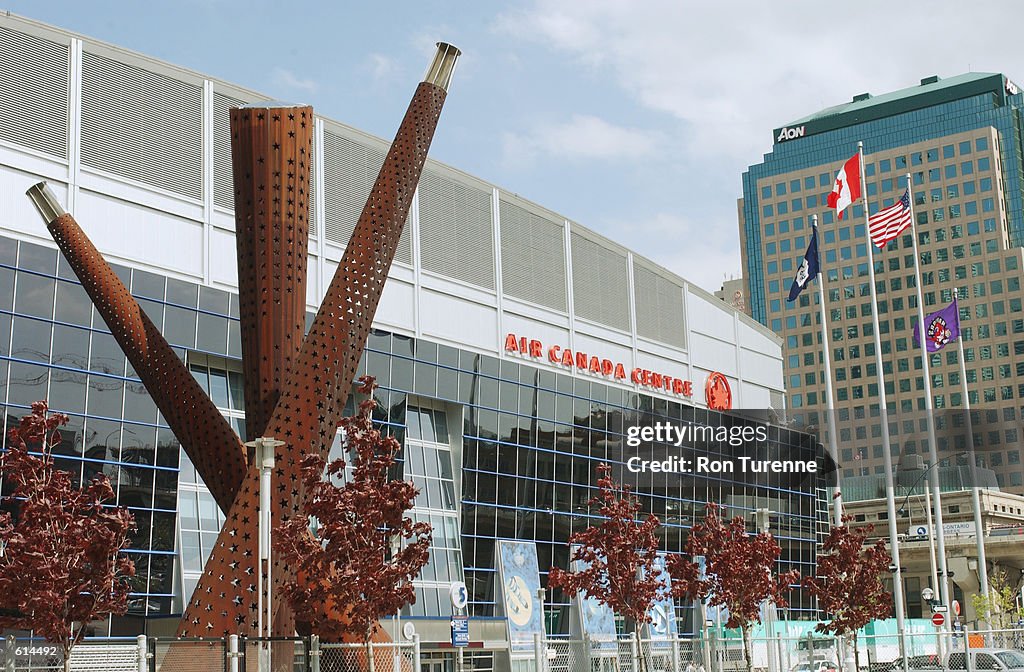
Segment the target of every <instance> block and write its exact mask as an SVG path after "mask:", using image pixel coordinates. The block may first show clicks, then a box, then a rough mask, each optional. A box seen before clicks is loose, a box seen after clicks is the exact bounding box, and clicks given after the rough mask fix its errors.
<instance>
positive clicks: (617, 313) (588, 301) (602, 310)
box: [571, 231, 629, 331]
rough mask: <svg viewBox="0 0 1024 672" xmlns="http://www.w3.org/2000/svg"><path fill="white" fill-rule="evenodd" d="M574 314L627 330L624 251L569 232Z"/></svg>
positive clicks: (625, 262) (627, 288) (627, 303)
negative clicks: (618, 250) (570, 234)
mask: <svg viewBox="0 0 1024 672" xmlns="http://www.w3.org/2000/svg"><path fill="white" fill-rule="evenodd" d="M571 239H572V300H573V314H574V315H576V316H577V317H582V318H584V319H587V320H593V321H594V322H597V323H599V324H604V325H606V326H609V327H615V328H616V329H622V330H623V331H629V284H628V281H629V271H628V266H627V261H626V255H625V254H623V253H622V252H617V251H615V250H612V249H609V248H607V247H605V246H604V245H601V244H600V243H598V242H596V241H593V240H591V239H589V238H586V237H584V236H581V235H580V234H578V233H576V232H575V231H574V232H573V233H572V237H571Z"/></svg>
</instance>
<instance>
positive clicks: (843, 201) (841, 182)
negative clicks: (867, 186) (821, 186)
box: [828, 152, 860, 219]
mask: <svg viewBox="0 0 1024 672" xmlns="http://www.w3.org/2000/svg"><path fill="white" fill-rule="evenodd" d="M858 198H860V152H858V153H856V154H854V155H853V156H852V157H850V159H849V160H848V161H847V162H846V163H844V164H843V167H842V168H840V169H839V174H838V175H836V183H835V185H833V186H832V193H831V194H829V195H828V207H830V208H835V210H836V212H838V213H839V219H842V218H843V210H845V209H846V206H848V205H850V204H851V203H853V202H854V201H856V200H857V199H858Z"/></svg>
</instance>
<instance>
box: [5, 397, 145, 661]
mask: <svg viewBox="0 0 1024 672" xmlns="http://www.w3.org/2000/svg"><path fill="white" fill-rule="evenodd" d="M67 421H68V417H67V416H66V415H64V414H62V413H50V414H48V413H47V405H46V402H45V401H37V402H36V403H34V404H32V413H30V414H29V415H27V416H25V417H23V418H22V419H21V423H20V424H19V425H18V426H17V427H14V428H12V429H11V430H10V431H9V432H8V435H7V448H6V451H5V452H4V453H3V454H2V456H0V474H2V476H3V479H4V485H5V490H9V491H10V495H9V496H8V497H6V498H4V501H3V504H4V508H5V509H6V510H5V511H4V512H0V549H2V550H3V553H0V595H3V603H4V605H5V608H4V609H2V610H0V628H17V629H21V630H32V631H34V633H35V634H36V635H39V636H41V637H44V638H45V639H46V640H47V641H48V642H51V643H53V644H56V645H57V646H58V647H60V649H61V650H62V652H63V654H64V665H65V669H70V668H69V665H70V656H71V650H72V649H73V648H74V647H75V645H76V644H78V642H79V641H81V639H82V636H83V635H84V634H85V625H86V624H87V623H88V622H90V621H95V620H99V619H101V618H105V617H106V616H107V615H109V614H115V615H120V614H124V613H125V612H126V611H127V610H128V593H129V591H130V579H131V577H132V576H134V575H135V565H134V564H133V563H132V561H131V560H129V559H128V558H126V557H124V556H123V555H119V551H121V550H123V549H125V548H127V547H128V541H129V540H128V535H129V533H130V532H131V531H133V530H134V529H135V519H134V517H133V516H132V514H131V513H129V512H128V510H127V509H124V508H115V507H107V506H104V502H107V501H110V500H111V499H113V497H114V491H113V489H112V488H111V487H110V480H109V479H108V478H107V477H106V476H105V475H102V474H100V475H98V476H96V477H95V478H93V479H92V481H91V482H89V483H88V484H86V485H84V486H83V487H76V486H75V485H74V482H73V481H72V478H71V474H69V473H68V472H66V471H61V470H60V469H56V468H55V467H54V462H53V449H54V448H55V447H56V446H57V445H58V444H59V443H60V442H61V435H60V432H59V431H58V428H59V427H61V426H62V425H64V424H65V423H67ZM31 453H40V455H33V454H31ZM12 514H13V515H12Z"/></svg>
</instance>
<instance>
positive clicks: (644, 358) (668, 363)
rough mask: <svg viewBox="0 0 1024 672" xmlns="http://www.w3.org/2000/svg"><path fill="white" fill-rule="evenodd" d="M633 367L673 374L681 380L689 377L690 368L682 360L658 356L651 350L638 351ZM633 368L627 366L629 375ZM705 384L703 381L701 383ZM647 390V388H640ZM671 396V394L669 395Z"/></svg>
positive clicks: (666, 374) (667, 374) (695, 387)
mask: <svg viewBox="0 0 1024 672" xmlns="http://www.w3.org/2000/svg"><path fill="white" fill-rule="evenodd" d="M633 368H639V369H648V370H650V371H654V372H655V373H660V374H662V375H664V376H672V377H673V378H679V379H681V380H687V379H688V378H689V368H688V367H687V366H686V365H685V364H682V363H680V362H676V361H673V360H671V359H666V358H664V357H658V356H656V355H652V354H650V353H649V352H638V353H636V362H635V363H634V364H633ZM631 370H632V369H630V368H629V367H627V370H626V373H627V375H628V374H629V373H630V371H631ZM696 383H697V381H694V389H695V390H696V389H697V385H696ZM701 384H703V382H702V383H701ZM640 389H641V390H646V388H640ZM669 396H671V395H669Z"/></svg>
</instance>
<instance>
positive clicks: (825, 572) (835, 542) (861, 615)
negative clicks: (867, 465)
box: [804, 516, 892, 669]
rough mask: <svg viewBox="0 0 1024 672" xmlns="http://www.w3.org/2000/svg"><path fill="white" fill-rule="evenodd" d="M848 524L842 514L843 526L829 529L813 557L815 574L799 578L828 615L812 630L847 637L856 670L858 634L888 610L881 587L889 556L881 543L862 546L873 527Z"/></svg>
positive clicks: (887, 595)
mask: <svg viewBox="0 0 1024 672" xmlns="http://www.w3.org/2000/svg"><path fill="white" fill-rule="evenodd" d="M850 520H852V517H851V516H844V517H843V524H842V525H836V526H833V527H832V529H831V530H830V531H829V533H828V537H827V538H826V539H825V542H824V543H823V544H822V547H821V551H820V552H819V553H818V566H817V570H816V572H815V575H814V576H808V577H806V578H804V586H805V587H806V588H807V591H808V592H809V593H810V594H811V595H812V596H814V597H816V598H818V606H819V607H820V608H821V610H822V611H824V612H825V613H827V614H829V615H830V616H831V617H832V620H831V621H829V622H827V623H819V624H818V625H817V626H816V627H815V629H816V630H817V631H818V632H825V633H831V634H834V635H837V636H842V637H847V638H848V639H849V640H850V641H851V643H852V644H853V650H854V656H855V658H856V664H857V669H860V657H859V655H858V653H857V631H858V630H860V629H861V628H863V627H864V626H865V625H867V624H868V623H870V622H871V621H872V620H874V619H876V618H888V617H889V614H890V613H891V612H892V594H891V593H889V592H888V591H887V590H886V589H885V586H884V584H883V583H882V576H883V573H884V572H887V571H888V569H889V563H891V562H892V557H891V556H890V555H889V551H887V550H886V548H885V542H884V541H882V540H881V539H879V540H878V541H877V542H875V544H874V545H872V546H869V545H866V541H867V537H868V535H869V534H871V530H872V529H874V526H872V525H866V526H864V527H858V528H855V529H851V528H850V527H849V525H848V523H849V521H850Z"/></svg>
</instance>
